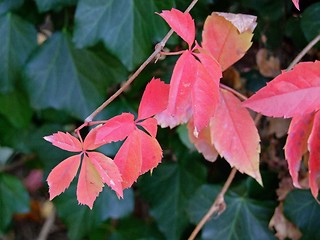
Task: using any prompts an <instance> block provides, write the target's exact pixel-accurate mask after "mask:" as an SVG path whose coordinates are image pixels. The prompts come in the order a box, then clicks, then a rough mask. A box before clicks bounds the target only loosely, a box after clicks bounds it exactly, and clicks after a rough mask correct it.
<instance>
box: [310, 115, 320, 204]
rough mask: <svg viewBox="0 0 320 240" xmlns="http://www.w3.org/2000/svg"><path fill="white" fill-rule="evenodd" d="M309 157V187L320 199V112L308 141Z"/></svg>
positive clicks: (316, 116)
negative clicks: (319, 183)
mask: <svg viewBox="0 0 320 240" xmlns="http://www.w3.org/2000/svg"><path fill="white" fill-rule="evenodd" d="M308 149H309V152H310V155H309V186H310V189H311V193H312V195H313V196H314V198H315V199H318V194H319V186H318V182H319V181H318V180H319V177H320V161H319V157H320V112H319V111H318V112H316V113H315V115H314V120H313V126H312V130H311V134H310V137H309V139H308Z"/></svg>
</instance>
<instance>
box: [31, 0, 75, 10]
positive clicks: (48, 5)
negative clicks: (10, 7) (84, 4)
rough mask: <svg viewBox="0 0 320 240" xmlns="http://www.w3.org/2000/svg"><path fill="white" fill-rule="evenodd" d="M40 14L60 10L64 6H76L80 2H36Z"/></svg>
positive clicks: (59, 0) (40, 0) (51, 0)
mask: <svg viewBox="0 0 320 240" xmlns="http://www.w3.org/2000/svg"><path fill="white" fill-rule="evenodd" d="M35 1H36V3H37V7H38V9H39V12H46V11H48V10H52V9H59V8H61V7H64V6H70V5H75V4H76V3H77V1H78V0H35Z"/></svg>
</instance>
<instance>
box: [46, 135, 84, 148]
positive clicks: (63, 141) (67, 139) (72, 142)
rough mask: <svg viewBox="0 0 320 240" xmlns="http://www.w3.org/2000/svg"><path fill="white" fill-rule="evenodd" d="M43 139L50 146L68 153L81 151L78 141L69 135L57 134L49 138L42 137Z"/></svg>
mask: <svg viewBox="0 0 320 240" xmlns="http://www.w3.org/2000/svg"><path fill="white" fill-rule="evenodd" d="M44 139H45V140H46V141H48V142H51V143H52V145H54V146H56V147H58V148H61V149H63V150H67V151H69V152H81V151H82V145H81V143H80V141H79V140H78V139H77V138H75V137H74V136H72V135H71V134H70V133H63V132H57V133H54V134H52V135H50V136H46V137H44Z"/></svg>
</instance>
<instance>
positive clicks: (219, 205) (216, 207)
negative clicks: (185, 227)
mask: <svg viewBox="0 0 320 240" xmlns="http://www.w3.org/2000/svg"><path fill="white" fill-rule="evenodd" d="M236 173H237V169H236V168H232V170H231V172H230V174H229V176H228V179H227V181H226V182H225V183H224V185H223V187H222V189H221V191H220V193H219V194H218V196H217V198H216V199H215V201H214V202H213V204H212V205H211V207H210V209H209V211H208V212H207V213H206V215H204V217H203V218H202V219H201V221H200V222H199V223H198V225H197V226H196V228H195V229H194V230H193V232H192V233H191V235H190V237H189V238H188V240H194V239H195V237H196V236H197V234H198V233H199V232H200V230H201V229H202V227H203V226H204V224H205V223H206V222H207V221H208V220H209V219H210V218H211V217H212V216H213V215H214V214H215V213H218V214H221V213H222V212H223V211H224V209H225V202H224V195H225V193H226V192H227V190H228V189H229V187H230V185H231V183H232V181H233V179H234V177H235V175H236Z"/></svg>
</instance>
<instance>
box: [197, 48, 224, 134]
mask: <svg viewBox="0 0 320 240" xmlns="http://www.w3.org/2000/svg"><path fill="white" fill-rule="evenodd" d="M197 57H198V58H199V59H200V61H201V63H200V62H198V66H197V74H196V80H195V82H194V84H193V86H192V92H191V96H192V112H193V120H194V126H195V128H194V134H195V136H197V135H198V133H199V132H200V131H201V130H202V129H203V128H205V127H207V126H208V124H209V121H210V118H211V117H212V116H213V114H214V112H215V110H216V107H217V106H218V103H219V95H220V93H219V82H220V78H221V77H222V72H221V69H220V65H219V64H218V63H217V62H216V61H215V60H214V59H213V58H212V57H210V56H209V55H206V54H203V53H199V54H197Z"/></svg>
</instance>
